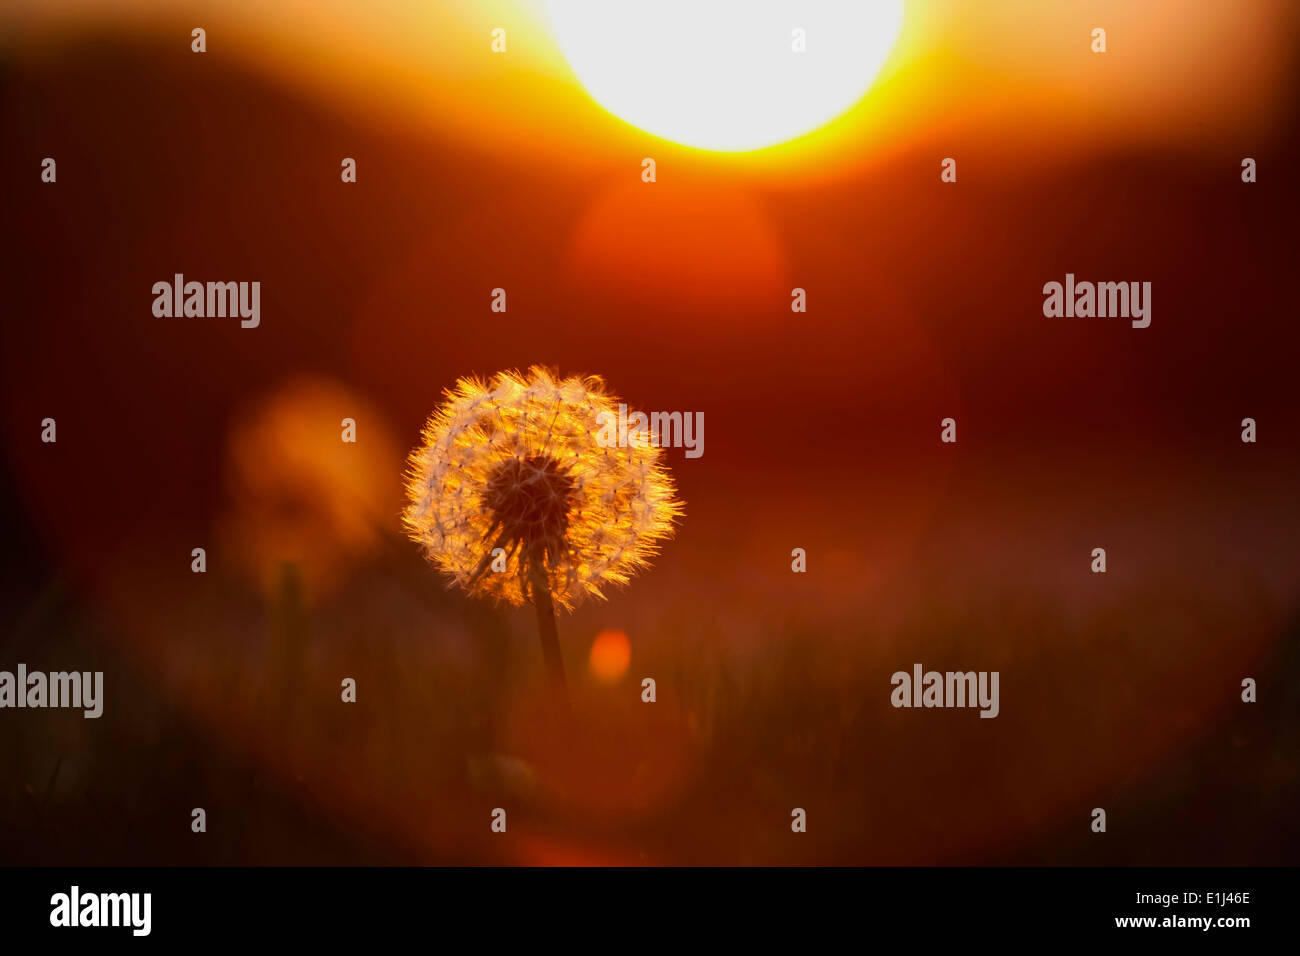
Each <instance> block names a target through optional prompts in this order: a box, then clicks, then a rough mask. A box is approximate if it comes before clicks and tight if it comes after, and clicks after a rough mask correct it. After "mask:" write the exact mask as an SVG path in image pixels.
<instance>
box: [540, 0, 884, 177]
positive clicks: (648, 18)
mask: <svg viewBox="0 0 1300 956" xmlns="http://www.w3.org/2000/svg"><path fill="white" fill-rule="evenodd" d="M547 6H548V8H549V10H550V14H551V22H552V25H553V28H554V31H555V36H556V38H557V40H558V41H559V45H560V49H561V50H562V51H563V53H564V56H565V58H566V59H567V60H568V62H569V65H570V67H572V69H573V71H574V73H575V74H576V75H577V77H578V79H579V80H580V81H581V82H582V85H583V86H584V87H585V88H586V89H587V91H588V92H589V93H590V94H591V96H592V97H593V98H594V99H595V100H596V102H598V103H599V104H600V105H601V106H603V107H604V108H605V109H607V110H609V111H610V112H611V113H613V114H614V115H615V116H618V117H619V118H621V119H623V120H626V121H627V122H629V123H631V124H632V125H634V126H637V127H640V128H641V129H643V130H645V131H646V132H649V133H653V134H654V135H656V136H661V137H663V138H664V139H670V140H673V141H675V142H678V143H683V144H685V145H688V146H696V147H699V148H701V149H709V150H718V151H726V152H740V151H745V150H753V149H761V148H763V147H765V146H772V145H775V144H777V143H781V142H785V141H786V140H789V139H793V138H795V137H797V136H801V135H803V134H805V133H808V132H811V131H812V130H815V129H817V128H818V127H820V126H822V125H824V124H826V123H828V122H830V121H831V120H833V119H834V118H835V117H836V116H838V115H839V114H840V113H843V112H844V111H845V110H846V109H848V108H849V107H850V106H852V105H853V104H854V103H856V102H857V101H858V100H859V99H861V98H862V96H863V94H864V93H866V91H867V89H868V88H869V87H870V86H871V83H872V81H874V80H875V78H876V74H877V72H878V71H879V70H880V67H881V66H882V65H883V64H884V62H885V60H886V58H887V57H888V56H889V53H890V50H891V49H893V46H894V42H895V40H896V39H897V38H898V33H899V30H900V29H901V27H902V22H903V7H902V0H655V2H653V3H650V4H647V3H645V2H643V0H548V2H547Z"/></svg>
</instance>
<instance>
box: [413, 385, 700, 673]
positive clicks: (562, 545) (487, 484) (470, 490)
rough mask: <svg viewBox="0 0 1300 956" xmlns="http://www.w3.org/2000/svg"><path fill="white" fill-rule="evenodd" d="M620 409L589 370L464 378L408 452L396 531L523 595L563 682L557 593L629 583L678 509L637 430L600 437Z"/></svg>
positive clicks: (456, 579)
mask: <svg viewBox="0 0 1300 956" xmlns="http://www.w3.org/2000/svg"><path fill="white" fill-rule="evenodd" d="M617 409H618V399H617V398H615V397H614V396H612V395H610V394H609V393H608V392H606V391H605V386H604V383H603V382H602V381H601V379H599V378H597V377H594V376H589V377H584V378H579V377H570V378H563V379H562V378H559V377H558V376H556V375H554V374H552V373H551V372H548V371H547V370H545V369H541V368H532V369H529V371H528V374H527V375H521V374H520V373H518V372H500V373H498V374H497V375H496V376H494V377H493V378H492V379H491V381H489V382H483V381H482V380H480V379H477V378H462V379H460V380H459V381H457V382H456V384H455V385H454V386H453V387H452V388H451V389H449V390H447V392H446V401H445V402H444V404H443V405H442V406H440V407H439V408H438V409H437V410H435V411H434V413H433V414H432V415H431V416H430V417H429V421H428V423H427V424H426V425H425V427H424V432H423V436H422V439H423V444H422V445H421V446H420V447H419V448H417V449H416V450H415V451H413V452H412V453H411V456H410V459H409V468H408V472H407V486H406V489H407V496H408V498H409V504H408V505H407V508H406V513H405V515H404V519H403V520H404V524H405V527H406V531H407V534H408V535H409V536H410V537H411V538H412V539H414V540H415V541H417V542H419V543H420V545H421V546H422V547H423V549H424V552H425V554H426V556H427V557H428V558H429V559H430V560H431V561H432V562H433V563H434V564H435V565H436V566H437V567H438V568H439V569H440V570H442V571H443V572H445V573H446V574H448V575H450V576H451V578H452V582H451V583H452V584H453V585H459V586H460V587H462V588H464V589H465V590H466V591H467V592H468V593H469V594H470V595H472V596H475V597H490V598H494V599H496V600H498V601H505V602H507V603H509V604H512V605H523V604H526V603H529V602H531V603H532V604H533V605H534V607H535V608H536V611H537V622H538V630H539V632H540V634H541V639H542V653H543V657H544V658H545V660H546V664H547V668H548V670H549V672H550V675H551V680H552V683H553V684H554V685H555V686H556V687H557V689H560V690H561V691H562V689H563V686H564V669H563V665H562V662H561V659H560V647H559V639H558V636H557V632H556V625H555V610H554V605H555V604H559V605H560V606H561V607H563V608H565V609H566V610H570V611H571V610H573V609H574V608H575V607H577V606H578V605H579V604H581V603H582V602H583V601H584V600H586V599H587V598H590V597H596V598H603V597H604V596H605V593H604V592H605V590H606V588H607V587H608V586H609V585H621V584H626V583H627V582H628V581H629V580H630V579H631V577H632V575H633V574H635V573H636V572H637V571H638V570H640V569H641V568H643V567H645V566H646V565H647V564H648V559H649V558H650V557H652V556H653V555H655V554H656V553H658V545H659V542H660V541H662V540H663V539H664V538H666V537H668V536H669V535H671V534H672V530H673V522H674V520H675V519H676V518H677V517H678V516H679V515H680V514H681V513H682V512H681V507H682V506H681V502H680V501H678V500H677V499H676V498H675V488H674V485H673V481H672V478H671V477H670V476H669V474H668V472H667V470H666V469H665V468H664V466H663V465H662V464H661V463H660V455H661V452H660V449H659V448H657V447H655V446H654V445H652V444H651V443H650V441H649V440H648V438H647V436H645V435H643V434H642V435H638V434H636V433H634V434H633V435H632V436H630V440H629V441H628V442H627V443H626V444H625V445H611V446H610V447H605V446H604V445H602V444H599V443H597V441H596V435H597V433H598V432H599V431H600V430H601V425H602V424H603V422H604V421H605V419H604V418H603V417H602V413H607V414H608V415H609V416H612V417H614V418H617ZM503 569H504V570H503Z"/></svg>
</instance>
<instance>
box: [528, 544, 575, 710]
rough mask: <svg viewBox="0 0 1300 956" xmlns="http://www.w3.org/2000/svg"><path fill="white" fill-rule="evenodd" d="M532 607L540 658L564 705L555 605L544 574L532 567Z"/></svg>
mask: <svg viewBox="0 0 1300 956" xmlns="http://www.w3.org/2000/svg"><path fill="white" fill-rule="evenodd" d="M531 590H532V592H533V607H535V608H536V609H537V633H538V635H539V636H540V637H541V639H542V658H543V659H544V660H545V661H546V672H547V674H549V675H550V678H551V689H552V690H553V691H555V695H556V697H557V698H558V699H559V700H560V701H561V702H562V703H564V704H567V703H568V690H567V688H566V686H565V683H564V660H563V658H561V657H560V633H559V631H558V630H557V628H556V626H555V605H554V604H552V602H551V589H550V586H549V584H548V582H547V580H546V572H545V571H543V570H541V569H540V568H537V567H536V566H534V568H533V572H532V589H531Z"/></svg>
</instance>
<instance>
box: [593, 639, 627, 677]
mask: <svg viewBox="0 0 1300 956" xmlns="http://www.w3.org/2000/svg"><path fill="white" fill-rule="evenodd" d="M631 660H632V645H631V644H630V643H629V642H628V639H627V635H626V634H624V633H623V632H622V631H601V632H600V633H599V634H597V635H596V639H595V640H594V641H592V643H591V655H590V657H589V658H588V666H589V667H590V668H591V673H592V676H594V677H595V678H596V679H597V680H598V681H602V682H604V683H606V684H612V683H614V681H616V680H618V679H619V678H620V677H622V676H623V675H624V674H625V673H626V672H627V665H628V664H629V663H630V662H631Z"/></svg>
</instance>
